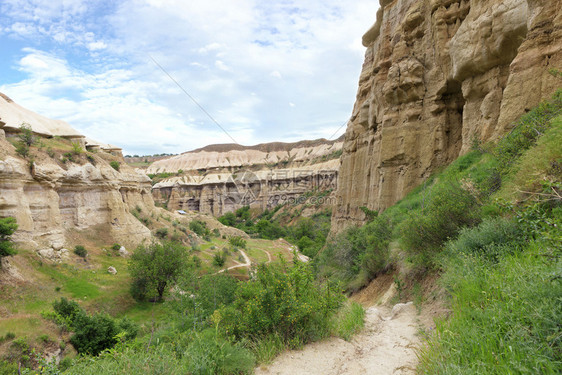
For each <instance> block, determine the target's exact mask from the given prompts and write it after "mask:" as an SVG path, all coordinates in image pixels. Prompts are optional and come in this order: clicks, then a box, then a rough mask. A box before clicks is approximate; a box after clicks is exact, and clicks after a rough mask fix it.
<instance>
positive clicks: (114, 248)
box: [111, 243, 121, 250]
mask: <svg viewBox="0 0 562 375" xmlns="http://www.w3.org/2000/svg"><path fill="white" fill-rule="evenodd" d="M111 248H112V249H113V250H119V249H120V248H121V245H119V244H118V243H114V244H113V246H111Z"/></svg>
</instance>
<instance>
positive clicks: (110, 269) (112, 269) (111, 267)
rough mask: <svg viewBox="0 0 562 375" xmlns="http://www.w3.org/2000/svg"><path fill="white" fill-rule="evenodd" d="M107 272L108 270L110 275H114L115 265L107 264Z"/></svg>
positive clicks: (115, 271) (115, 272)
mask: <svg viewBox="0 0 562 375" xmlns="http://www.w3.org/2000/svg"><path fill="white" fill-rule="evenodd" d="M107 272H109V273H110V274H112V275H116V274H117V270H116V269H115V267H113V266H109V267H108V268H107Z"/></svg>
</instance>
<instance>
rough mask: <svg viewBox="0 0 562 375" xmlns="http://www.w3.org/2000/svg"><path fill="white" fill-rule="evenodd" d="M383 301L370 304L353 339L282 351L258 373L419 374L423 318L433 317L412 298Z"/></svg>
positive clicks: (331, 374)
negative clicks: (423, 313)
mask: <svg viewBox="0 0 562 375" xmlns="http://www.w3.org/2000/svg"><path fill="white" fill-rule="evenodd" d="M393 287H394V285H390V288H389V289H388V291H387V292H386V293H384V296H383V297H382V305H378V306H371V307H369V308H367V310H366V314H365V327H364V329H363V330H362V331H361V332H360V333H358V334H357V335H355V336H354V337H353V339H352V340H351V341H350V342H347V341H345V340H343V339H340V338H334V337H333V338H330V339H328V340H324V341H320V342H316V343H312V344H310V345H307V346H305V347H304V348H303V349H302V350H291V351H287V352H285V353H283V354H281V355H280V356H279V357H277V358H276V359H275V360H274V361H273V362H272V363H271V364H270V365H263V366H261V367H259V368H257V369H256V374H258V375H283V374H290V375H297V374H298V375H313V374H314V375H317V374H318V375H320V374H322V375H352V374H353V375H355V374H358V375H359V374H376V375H385V374H415V369H416V365H417V362H418V360H417V356H416V348H418V347H419V345H420V344H421V340H420V338H419V336H418V332H419V329H420V328H422V327H424V326H427V323H426V324H423V323H422V321H424V322H428V321H430V320H431V319H428V317H423V316H420V315H419V314H418V312H417V311H416V307H415V306H414V304H413V303H412V302H408V303H399V304H396V305H394V306H393V307H392V308H391V307H390V306H389V305H388V299H389V298H388V296H390V295H392V294H393V293H392V292H393Z"/></svg>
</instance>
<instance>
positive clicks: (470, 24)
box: [332, 0, 562, 231]
mask: <svg viewBox="0 0 562 375" xmlns="http://www.w3.org/2000/svg"><path fill="white" fill-rule="evenodd" d="M380 3H381V8H380V9H379V11H378V13H377V20H376V23H375V24H374V25H373V27H372V28H371V29H370V30H368V31H367V33H366V34H365V35H364V37H363V44H364V45H365V47H367V50H366V53H365V62H364V64H363V69H362V72H361V75H360V78H359V89H358V93H357V99H356V103H355V106H354V109H353V113H352V117H351V120H350V122H349V124H348V127H347V131H346V135H345V141H344V147H343V154H342V158H341V166H340V170H339V180H338V192H337V206H336V209H335V210H334V214H333V222H332V224H333V226H332V227H333V229H334V230H336V231H338V230H341V229H342V228H344V227H346V226H349V225H354V224H361V223H362V222H363V221H364V213H363V211H362V210H361V209H360V207H362V206H365V207H368V208H369V209H373V210H381V209H384V208H386V207H389V206H390V205H392V204H394V203H395V202H396V201H398V200H399V199H401V198H402V197H404V195H405V194H406V193H407V192H408V191H409V190H411V189H412V188H413V187H415V186H416V185H418V184H420V183H421V182H422V181H423V180H424V179H425V178H427V177H428V176H429V175H430V174H431V173H432V172H433V171H435V169H436V168H438V167H440V166H442V165H446V164H448V163H450V162H451V161H453V160H454V159H455V158H457V157H458V156H459V155H460V154H462V153H464V152H467V151H468V150H469V149H470V146H471V144H472V143H473V142H474V140H480V141H487V140H494V139H497V138H498V137H500V136H502V135H503V134H505V133H506V131H508V130H509V127H510V124H511V122H512V121H513V120H515V119H516V118H517V117H518V116H520V115H521V114H523V113H524V112H525V111H526V110H527V109H529V108H531V107H533V106H535V105H536V104H538V103H539V102H540V101H541V100H543V99H545V98H547V97H549V96H550V95H552V93H553V92H554V91H555V89H556V88H557V87H559V86H560V82H558V81H557V80H556V79H555V78H554V77H552V76H551V75H550V74H549V73H548V70H549V68H558V69H561V68H562V52H561V51H562V30H561V29H562V1H561V0H548V1H547V0H507V1H499V0H487V1H483V0H426V1H416V0H394V1H391V0H381V2H380Z"/></svg>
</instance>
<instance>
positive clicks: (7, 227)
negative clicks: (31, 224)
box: [0, 217, 18, 267]
mask: <svg viewBox="0 0 562 375" xmlns="http://www.w3.org/2000/svg"><path fill="white" fill-rule="evenodd" d="M17 229H18V224H17V223H16V219H15V218H13V217H6V218H2V219H0V260H1V259H2V258H3V257H6V256H10V255H15V254H16V253H17V251H16V250H15V249H14V247H13V243H12V240H11V236H12V234H14V232H15V231H16V230H17ZM0 267H1V263H0Z"/></svg>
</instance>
